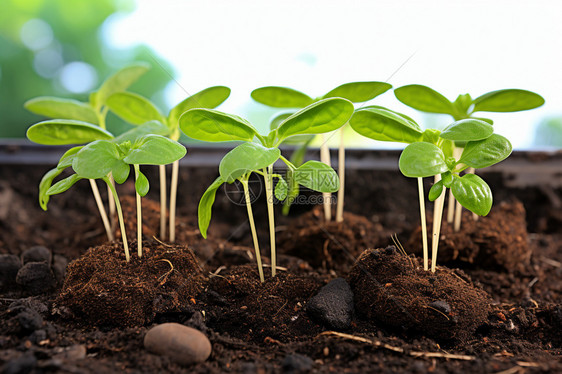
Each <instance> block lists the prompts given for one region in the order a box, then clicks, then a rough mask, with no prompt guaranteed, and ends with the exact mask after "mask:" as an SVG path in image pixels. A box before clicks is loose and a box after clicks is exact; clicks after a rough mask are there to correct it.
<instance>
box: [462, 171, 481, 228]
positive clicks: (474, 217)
mask: <svg viewBox="0 0 562 374" xmlns="http://www.w3.org/2000/svg"><path fill="white" fill-rule="evenodd" d="M466 173H467V174H476V169H475V168H468V170H467V171H466ZM472 219H473V220H475V221H478V214H476V213H472ZM459 228H460V227H459Z"/></svg>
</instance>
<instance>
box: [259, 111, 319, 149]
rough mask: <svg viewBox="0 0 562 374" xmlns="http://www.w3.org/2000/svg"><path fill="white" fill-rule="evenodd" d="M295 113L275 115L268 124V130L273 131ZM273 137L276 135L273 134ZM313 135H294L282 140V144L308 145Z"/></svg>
mask: <svg viewBox="0 0 562 374" xmlns="http://www.w3.org/2000/svg"><path fill="white" fill-rule="evenodd" d="M294 113H295V112H286V113H280V114H278V115H276V116H275V117H273V119H272V120H271V122H270V123H269V128H270V129H271V130H272V131H273V130H275V129H277V127H279V125H280V124H281V123H283V121H285V120H286V119H287V118H289V117H290V116H292V115H293V114H294ZM274 136H275V137H276V136H277V134H274ZM314 137H315V135H295V136H291V137H288V138H287V139H285V140H283V144H298V145H300V144H303V143H310V141H312V139H314Z"/></svg>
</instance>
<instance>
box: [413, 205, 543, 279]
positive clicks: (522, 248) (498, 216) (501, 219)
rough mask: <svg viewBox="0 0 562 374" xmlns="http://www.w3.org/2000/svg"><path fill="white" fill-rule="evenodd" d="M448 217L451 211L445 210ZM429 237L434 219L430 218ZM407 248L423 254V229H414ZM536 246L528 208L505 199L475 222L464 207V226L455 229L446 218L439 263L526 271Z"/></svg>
mask: <svg viewBox="0 0 562 374" xmlns="http://www.w3.org/2000/svg"><path fill="white" fill-rule="evenodd" d="M443 217H447V212H446V211H445V212H444V213H443ZM427 219H428V223H427V228H428V238H431V230H432V227H433V223H432V222H433V218H432V217H431V215H428V217H427ZM406 248H409V249H411V250H413V251H414V252H415V253H416V255H418V256H419V255H420V254H421V253H422V247H421V229H420V228H419V227H418V228H417V230H415V231H414V233H413V234H412V236H411V237H410V240H409V241H408V244H407V246H406ZM531 254H532V247H531V246H530V245H529V242H528V239H527V223H526V221H525V208H524V207H523V204H521V202H519V201H515V202H513V203H507V202H502V203H500V204H499V205H498V206H495V207H494V208H493V209H492V211H491V212H490V214H489V215H488V216H486V217H479V218H478V220H477V221H475V220H474V219H473V217H472V213H471V212H469V211H467V210H466V209H465V210H463V214H462V225H461V229H460V231H458V232H455V231H454V229H453V225H451V224H448V223H447V222H446V221H444V222H443V224H442V225H441V239H440V242H439V253H438V257H437V261H438V263H442V264H447V263H454V264H456V265H459V266H462V265H465V266H466V264H469V265H474V266H477V267H479V268H485V269H493V270H508V271H514V270H522V269H523V268H524V266H525V265H527V264H528V263H529V260H530V258H531Z"/></svg>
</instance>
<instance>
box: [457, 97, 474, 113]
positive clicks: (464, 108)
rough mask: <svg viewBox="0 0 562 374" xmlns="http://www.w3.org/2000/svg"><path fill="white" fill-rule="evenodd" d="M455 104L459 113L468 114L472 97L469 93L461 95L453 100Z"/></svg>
mask: <svg viewBox="0 0 562 374" xmlns="http://www.w3.org/2000/svg"><path fill="white" fill-rule="evenodd" d="M453 105H454V106H455V108H456V109H457V112H458V113H459V114H463V115H466V114H467V113H468V110H469V109H470V106H471V105H472V98H471V97H470V95H469V94H464V95H459V96H457V99H456V100H455V101H454V102H453Z"/></svg>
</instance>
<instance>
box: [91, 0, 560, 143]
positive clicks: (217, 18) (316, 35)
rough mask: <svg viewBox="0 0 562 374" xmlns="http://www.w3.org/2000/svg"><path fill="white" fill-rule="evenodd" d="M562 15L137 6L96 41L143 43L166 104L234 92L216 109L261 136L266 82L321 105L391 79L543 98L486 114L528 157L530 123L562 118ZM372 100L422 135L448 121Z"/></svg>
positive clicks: (528, 10) (447, 8)
mask: <svg viewBox="0 0 562 374" xmlns="http://www.w3.org/2000/svg"><path fill="white" fill-rule="evenodd" d="M561 15H562V2H559V1H514V0H511V1H498V0H495V1H470V2H468V1H451V0H448V1H431V2H430V1H413V0H411V1H366V0H365V1H312V0H306V1H302V0H301V1H288V0H284V1H209V0H206V1H186V0H177V1H171V0H168V1H165V0H164V1H151V0H139V1H138V2H137V9H136V10H135V11H134V12H133V13H130V14H116V15H113V16H112V17H111V18H110V19H108V20H107V21H106V23H105V24H104V27H103V29H102V34H101V37H103V38H105V39H106V40H107V42H108V43H109V44H110V46H112V47H113V48H120V47H127V46H131V45H135V44H140V43H145V44H147V45H149V46H150V47H151V48H153V50H154V51H155V52H156V53H157V54H159V55H160V56H162V57H164V58H165V59H168V60H169V61H170V63H171V64H172V65H173V66H174V68H175V71H174V72H173V75H174V76H175V78H176V79H177V81H178V83H179V84H176V83H174V82H172V83H171V84H170V85H169V86H168V88H167V91H166V97H167V100H168V104H169V105H170V106H172V105H173V104H175V103H176V102H178V101H180V100H181V99H183V98H185V96H186V93H185V92H184V90H183V89H182V88H181V87H183V88H184V89H185V90H186V91H187V92H188V93H189V94H193V93H195V92H197V91H199V90H201V89H203V88H206V87H209V86H212V85H219V84H220V85H226V86H229V87H230V88H231V89H232V95H231V97H230V99H229V100H228V101H227V102H225V104H223V105H222V106H221V107H220V109H221V110H224V111H226V112H232V113H236V114H239V115H242V116H244V117H247V118H249V119H250V120H254V121H258V122H260V121H261V122H264V123H263V124H259V123H256V125H257V126H258V127H261V128H265V126H266V123H265V122H266V118H267V116H269V115H270V114H271V113H273V112H272V111H264V108H265V107H263V106H262V105H260V104H256V103H253V102H252V100H251V98H250V92H251V91H252V90H253V89H255V88H257V87H260V86H265V85H283V86H288V87H293V88H295V89H298V90H301V91H303V92H305V93H307V94H309V95H311V96H319V95H322V94H324V93H326V92H327V91H329V90H330V89H332V88H334V87H336V86H338V85H340V84H342V83H346V82H351V81H366V80H375V81H377V80H378V81H386V80H388V79H389V83H391V84H392V85H393V86H394V87H399V86H401V85H405V84H412V83H418V84H425V85H428V86H430V87H432V88H434V89H436V90H437V91H439V92H441V93H443V94H444V95H445V96H447V97H448V98H449V99H450V100H454V99H455V98H456V96H457V95H458V94H461V93H470V94H471V95H472V97H473V98H475V97H477V96H479V95H481V94H483V93H486V92H488V91H492V90H496V89H502V88H522V89H528V90H532V91H535V92H537V93H540V94H541V95H542V96H543V97H544V98H545V99H546V104H545V105H544V106H543V107H541V108H539V109H535V110H532V111H528V112H519V113H514V114H490V115H487V114H486V116H487V117H489V118H492V119H494V120H495V127H496V132H499V133H501V134H503V135H506V136H508V137H509V139H510V140H512V143H513V144H514V146H515V147H517V148H528V147H529V146H530V144H531V142H532V138H533V136H534V128H533V126H535V125H536V124H537V123H538V122H540V121H541V120H543V119H544V118H546V117H548V116H553V115H562V79H561V77H562V73H561V70H562V42H561V41H560V40H561V37H562V21H561V17H562V16H561ZM406 61H407V62H406ZM402 65H403V66H402ZM401 66H402V67H401ZM400 67H401V68H400ZM155 68H159V67H158V66H156V67H155ZM180 85H181V87H180ZM372 103H373V104H377V105H383V106H387V107H389V108H390V109H394V110H397V111H400V112H403V113H405V114H408V115H410V116H412V117H413V118H414V119H416V120H417V121H418V122H419V123H420V124H421V125H422V126H423V127H426V126H432V127H433V126H437V127H439V126H444V125H446V124H447V123H448V122H449V118H448V117H447V116H441V115H427V114H421V113H419V112H416V111H414V110H412V109H410V108H408V107H406V106H404V105H402V104H401V103H400V102H398V101H397V100H396V99H395V98H394V95H393V93H392V92H387V93H385V94H384V95H382V96H380V97H379V98H377V99H375V100H374V101H373V102H372ZM259 113H261V115H260V114H259ZM263 113H265V114H263ZM368 144H372V143H368ZM377 146H381V144H380V143H379V144H377Z"/></svg>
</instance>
